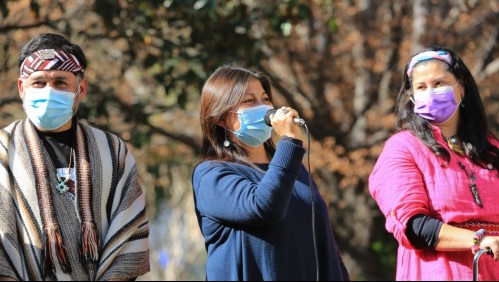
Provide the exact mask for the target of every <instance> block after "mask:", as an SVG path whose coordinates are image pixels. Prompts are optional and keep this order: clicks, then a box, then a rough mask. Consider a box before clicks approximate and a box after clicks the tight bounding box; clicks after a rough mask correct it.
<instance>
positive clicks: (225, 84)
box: [198, 65, 275, 166]
mask: <svg viewBox="0 0 499 282" xmlns="http://www.w3.org/2000/svg"><path fill="white" fill-rule="evenodd" d="M252 79H256V80H258V81H260V83H261V84H262V87H263V89H264V90H265V92H267V94H268V96H269V99H270V102H272V101H273V100H272V90H271V86H270V79H269V77H268V76H267V75H265V74H264V73H262V72H259V71H252V70H249V69H246V68H242V67H236V66H230V65H224V66H220V67H218V68H217V69H216V70H215V72H214V73H213V74H211V75H210V77H209V78H208V80H207V81H206V82H205V84H204V86H203V89H202V91H201V105H200V113H199V115H200V122H201V130H202V132H203V147H202V153H201V159H200V160H199V161H198V163H199V162H201V161H204V160H219V161H231V162H239V163H244V164H247V165H249V166H252V163H251V161H250V160H249V157H248V152H247V151H246V150H245V149H244V148H242V147H241V146H239V145H238V144H237V143H235V142H230V145H229V146H228V147H224V146H223V143H224V141H225V139H226V130H225V129H224V128H223V127H222V126H220V125H218V124H217V123H219V122H220V121H221V120H224V119H225V118H226V117H227V114H228V113H229V112H230V111H232V110H233V109H235V108H236V107H237V106H238V105H239V104H240V103H241V102H242V100H243V98H244V95H245V93H246V89H247V88H248V84H249V82H250V81H251V80H252ZM264 147H265V150H266V151H267V154H268V155H269V156H272V155H273V154H274V151H275V146H274V143H273V142H272V140H271V139H269V140H267V141H266V142H265V143H264Z"/></svg>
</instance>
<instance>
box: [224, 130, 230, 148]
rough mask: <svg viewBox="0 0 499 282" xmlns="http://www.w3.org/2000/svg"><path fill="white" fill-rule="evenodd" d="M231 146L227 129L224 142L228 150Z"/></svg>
mask: <svg viewBox="0 0 499 282" xmlns="http://www.w3.org/2000/svg"><path fill="white" fill-rule="evenodd" d="M229 146H230V142H229V139H227V129H226V130H225V140H224V147H225V148H227V147H229Z"/></svg>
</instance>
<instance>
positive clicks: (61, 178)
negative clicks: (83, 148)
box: [55, 148, 73, 194]
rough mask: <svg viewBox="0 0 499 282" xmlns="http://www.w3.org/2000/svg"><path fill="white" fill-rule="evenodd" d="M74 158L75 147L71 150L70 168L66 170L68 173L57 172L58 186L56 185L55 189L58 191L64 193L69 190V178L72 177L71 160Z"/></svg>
mask: <svg viewBox="0 0 499 282" xmlns="http://www.w3.org/2000/svg"><path fill="white" fill-rule="evenodd" d="M72 160H73V148H71V150H70V151H69V165H68V169H67V170H66V171H65V172H66V173H65V174H64V175H62V173H59V172H57V174H56V176H57V181H58V183H57V186H55V189H56V190H57V192H59V193H61V194H63V193H66V192H67V191H69V185H68V182H69V179H70V178H71V161H72Z"/></svg>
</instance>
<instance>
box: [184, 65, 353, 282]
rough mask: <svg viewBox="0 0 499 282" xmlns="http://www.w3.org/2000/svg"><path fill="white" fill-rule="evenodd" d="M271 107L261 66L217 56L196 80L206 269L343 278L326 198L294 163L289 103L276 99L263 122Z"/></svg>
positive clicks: (196, 180)
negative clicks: (223, 62) (278, 104)
mask: <svg viewBox="0 0 499 282" xmlns="http://www.w3.org/2000/svg"><path fill="white" fill-rule="evenodd" d="M271 109H273V104H272V92H271V86H270V81H269V79H268V78H267V77H266V76H265V75H264V74H262V73H259V72H253V71H251V70H248V69H244V68H240V67H233V66H222V67H219V68H218V69H217V70H216V71H215V72H214V73H213V74H212V75H211V76H210V77H209V79H208V80H207V81H206V83H205V85H204V86H203V89H202V93H201V107H200V119H201V128H202V132H203V152H202V158H201V160H200V161H199V162H198V164H197V165H196V167H195V169H194V172H193V176H192V187H193V191H194V201H195V209H196V215H197V218H198V222H199V226H200V228H201V232H202V234H203V236H204V238H205V246H206V250H207V252H208V257H207V261H206V279H207V280H288V281H289V280H307V281H311V280H349V276H348V272H347V270H346V268H345V266H344V264H343V261H342V259H341V256H340V254H339V251H338V249H337V246H336V243H335V239H334V235H333V230H332V226H331V221H330V219H329V214H328V209H327V205H326V203H325V202H324V200H323V199H322V197H321V195H320V194H319V191H318V190H317V187H316V186H315V184H314V183H310V182H309V180H310V176H309V173H308V172H307V170H306V169H305V167H304V166H303V165H302V158H303V155H304V153H305V149H304V148H303V141H302V140H301V138H302V131H301V129H300V126H299V125H297V124H295V122H294V121H293V120H294V118H297V117H298V113H297V112H296V111H295V110H294V109H291V108H289V107H282V108H280V109H279V110H277V111H275V112H274V113H273V114H272V115H270V118H269V120H270V123H271V125H272V127H270V126H268V125H267V124H266V122H265V118H264V117H265V115H266V113H267V112H268V111H269V110H271ZM272 128H273V129H274V130H275V132H276V133H277V134H278V135H279V136H280V137H281V138H280V141H279V142H278V143H277V146H275V145H274V143H273V142H272V140H271V138H270V137H271V131H272ZM310 185H311V186H310ZM310 187H312V189H311V188H310ZM311 190H312V191H313V193H311ZM312 194H313V205H312ZM313 210H314V212H313ZM312 212H313V213H314V214H312ZM312 220H314V221H315V222H314V223H313V224H312Z"/></svg>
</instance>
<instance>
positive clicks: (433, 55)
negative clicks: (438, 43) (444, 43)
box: [407, 51, 452, 78]
mask: <svg viewBox="0 0 499 282" xmlns="http://www.w3.org/2000/svg"><path fill="white" fill-rule="evenodd" d="M428 60H440V61H444V62H446V63H447V64H448V65H449V66H450V65H451V64H452V59H451V57H450V55H449V54H448V53H447V52H445V51H426V52H422V53H420V54H417V55H416V56H414V57H412V59H411V62H410V63H409V66H408V67H407V76H408V77H409V78H410V77H411V74H412V70H413V68H414V66H415V65H416V64H417V63H419V62H422V61H428Z"/></svg>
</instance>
